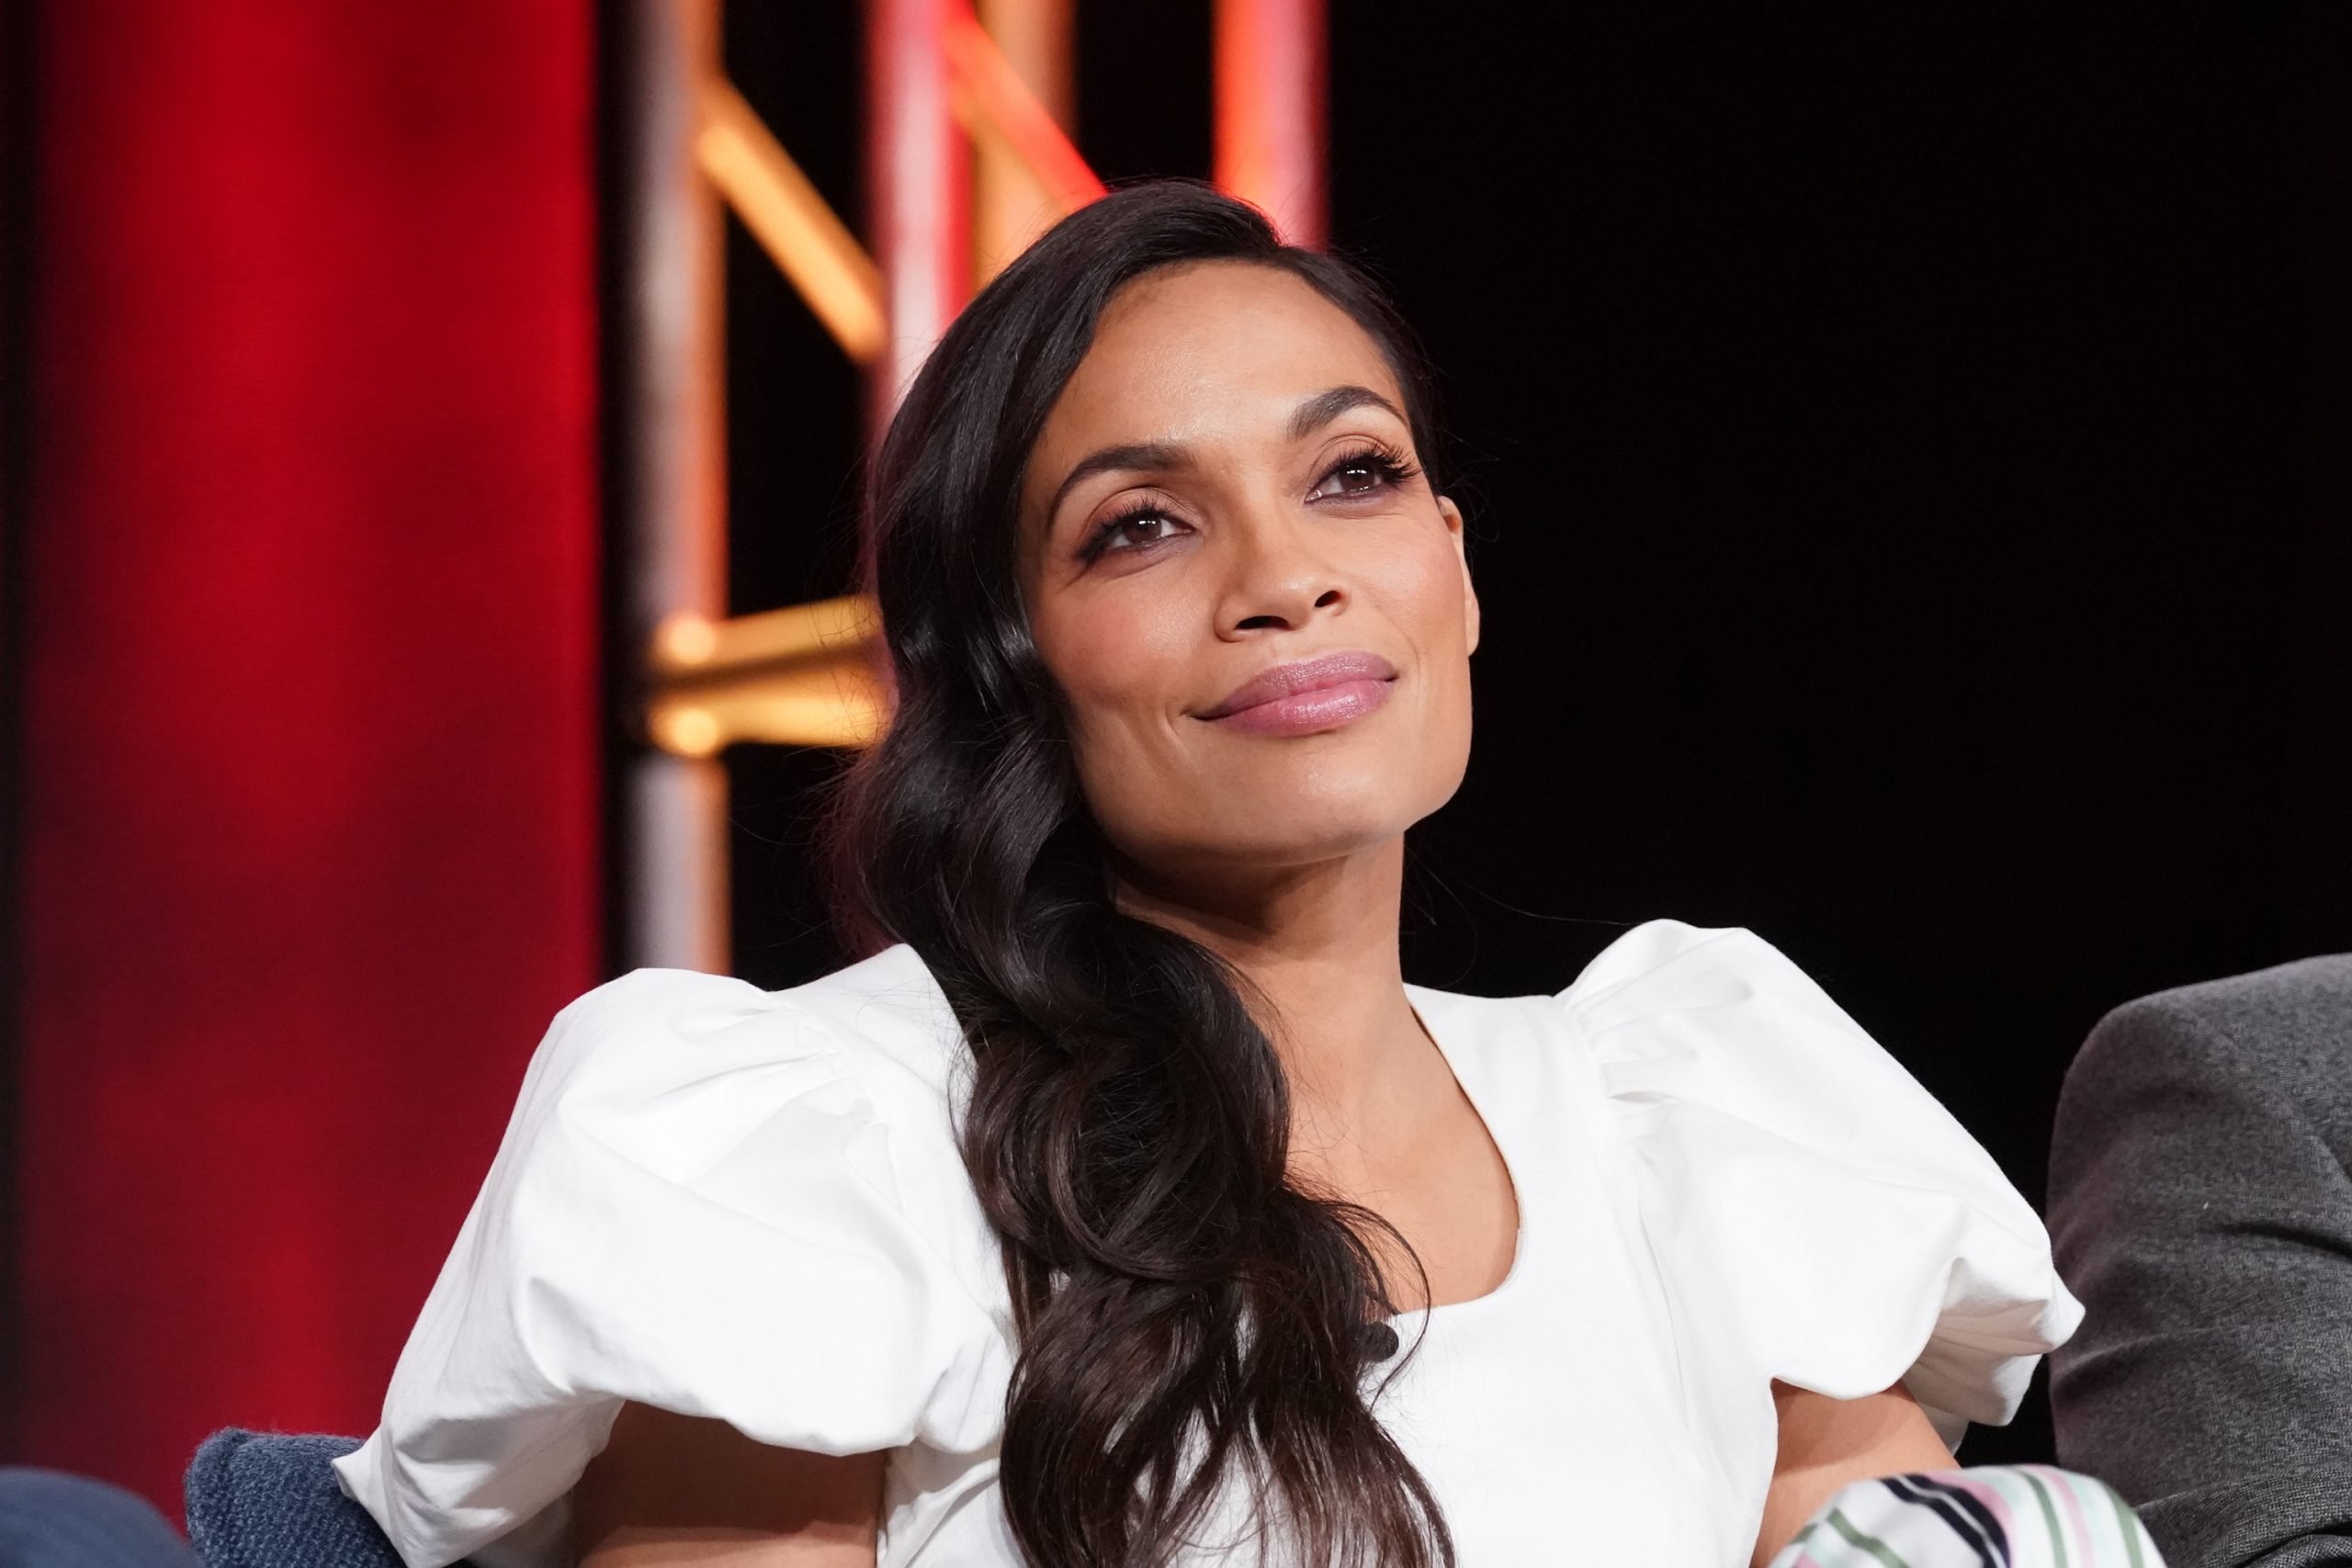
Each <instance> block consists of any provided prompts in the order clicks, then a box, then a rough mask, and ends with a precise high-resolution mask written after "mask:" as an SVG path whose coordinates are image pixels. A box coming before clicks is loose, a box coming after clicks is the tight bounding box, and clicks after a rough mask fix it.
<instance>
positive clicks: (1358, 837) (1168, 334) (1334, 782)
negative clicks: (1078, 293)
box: [1021, 262, 1478, 883]
mask: <svg viewBox="0 0 2352 1568" xmlns="http://www.w3.org/2000/svg"><path fill="white" fill-rule="evenodd" d="M1404 403H1405V400H1404V397H1403V395H1402V393H1401V392H1400V390H1399V389H1398V387H1397V379H1396V377H1395V375H1394V374H1393V373H1392V372H1391V371H1390V369H1389V367H1388V363H1387V361H1386V360H1385V358H1384V357H1383V356H1382V355H1381V352H1380V350H1379V348H1378V347H1377V346H1376V345H1375V344H1374V342H1373V340H1372V338H1371V337H1370V336H1369V335H1367V334H1366V333H1365V332H1364V331H1363V328H1361V327H1359V326H1358V325H1356V323H1355V321H1353V320H1352V319H1351V317H1349V316H1348V314H1347V313H1346V312H1345V311H1343V310H1340V309H1339V308H1338V307H1337V306H1335V305H1333V304H1332V303H1331V302H1330V301H1329V300H1328V299H1324V298H1323V296H1322V295H1320V294H1319V293H1317V291H1316V290H1315V289H1314V288H1312V287H1310V286H1309V285H1307V284H1306V283H1305V282H1303V281H1301V280H1300V279H1298V278H1296V277H1295V276H1292V275H1290V274H1289V273H1286V272H1283V271H1280V270H1277V269H1275V268H1272V267H1267V266H1259V265H1249V264H1245V263H1237V262H1206V263H1195V264H1191V265H1183V266H1178V267H1170V268H1167V269H1164V270H1161V271H1159V272H1154V273H1150V274H1148V275H1146V276H1144V277H1142V278H1139V279H1138V280H1136V282H1134V283H1132V284H1130V285H1128V286H1127V287H1126V288H1125V289H1123V290H1122V291H1121V292H1120V293H1119V294H1118V295H1117V296H1116V297H1114V299H1113V300H1112V302H1111V304H1110V306H1109V308H1108V309H1107V310H1105V311H1104V312H1103V319H1102V321H1101V324H1100V327H1099V328H1098V330H1097V332H1096V333H1095V337H1094V343H1093V346H1092V348H1091V350H1090V351H1089V352H1088V354H1087V355H1086V358H1085V359H1084V361H1083V362H1082V363H1080V366H1079V368H1078V371H1077V373H1076V374H1075V375H1073V376H1072V377H1071V378H1070V380H1069V386H1068V387H1066V388H1065V389H1063V392H1062V395H1061V399H1060V400H1059V401H1058V402H1057V403H1056V404H1055V405H1054V409H1053V412H1052V413H1051V414H1050V415H1049V416H1048V418H1047V420H1046V427H1045V430H1044V433H1043V434H1041V435H1040V436H1039V438H1038V441H1037V445H1036V446H1035V450H1034V451H1033V452H1032V453H1031V454H1030V459H1029V464H1028V468H1027V472H1026V477H1025V479H1024V481H1023V494H1022V502H1021V504H1022V539H1023V562H1022V566H1023V587H1024V591H1025V593H1026V596H1027V604H1028V612H1029V619H1030V625H1031V627H1032V630H1033V633H1034V635H1035V639H1036V643H1037V648H1038V650H1039V651H1040V653H1041V654H1042V655H1043V656H1044V659H1045V661H1046V668H1047V669H1048V670H1049V671H1051V672H1052V674H1053V677H1054V679H1055V681H1056V682H1058V684H1059V685H1060V687H1061V690H1062V693H1063V694H1064V696H1065V698H1066V700H1067V703H1068V707H1069V725H1070V734H1071V740H1072V744H1073V746H1074V748H1075V751H1076V761H1077V764H1078V773H1079V777H1080V783H1081V784H1082V786H1083V788H1084V790H1085V793H1086V799H1087V803H1088V805H1089V806H1090V807H1091V809H1092V810H1093V813H1094V816H1095V818H1096V820H1097V821H1098V822H1100V823H1101V825H1102V827H1103V831H1104V832H1105V833H1106V834H1107V835H1108V836H1109V838H1110V840H1111V842H1112V844H1113V846H1114V848H1115V849H1116V850H1117V851H1118V852H1120V853H1121V854H1122V855H1123V856H1124V857H1125V858H1126V859H1127V860H1128V861H1130V862H1132V863H1135V865H1136V868H1137V869H1139V870H1142V871H1145V872H1147V873H1150V874H1157V875H1160V876H1165V877H1169V878H1172V879H1174V880H1176V881H1178V882H1180V883H1189V882H1193V881H1196V880H1199V879H1203V878H1206V879H1209V880H1211V881H1222V880H1225V879H1227V878H1228V877H1230V876H1232V875H1234V874H1250V873H1254V872H1261V871H1278V870H1281V869H1284V868H1287V867H1293V866H1304V865H1306V864H1308V863H1314V862H1318V861H1325V860H1329V859H1332V858H1334V857H1338V856H1341V855H1346V854H1349V853H1351V852H1357V851H1361V850H1364V849H1367V848H1371V847H1374V846H1378V845H1382V844H1385V843H1386V842H1388V841H1390V840H1395V839H1396V838H1397V835H1399V834H1401V833H1402V832H1403V831H1404V830H1405V829H1407V828H1408V827H1410V826H1411V825H1412V824H1413V823H1415V822H1417V821H1419V819H1420V818H1423V817H1425V816H1427V815H1429V813H1430V812H1431V811H1434V810H1436V809H1437V808H1438V807H1440V806H1442V805H1443V804H1444V803H1445V801H1446V799H1447V798H1448V797H1449V796H1451V795H1453V792H1454V790H1455V788H1456V787H1458V786H1459V785H1460V784H1461V782H1462V773H1463V769H1464V766H1465V765H1466V764H1467V762H1468V760H1469V751H1470V664H1469V660H1470V652H1471V649H1473V648H1475V647H1476V645H1477V640H1478V603H1477V600H1476V597H1474V596H1473V594H1472V592H1471V590H1470V580H1469V575H1468V572H1467V571H1466V570H1465V569H1464V564H1463V556H1462V517H1461V513H1459V512H1458V511H1457V510H1456V509H1455V508H1454V505H1453V502H1450V501H1448V500H1446V499H1444V498H1442V497H1441V496H1437V495H1434V494H1432V493H1431V492H1430V488H1429V486H1428V484H1427V483H1426V482H1425V481H1424V480H1423V479H1422V478H1421V477H1420V473H1419V457H1418V455H1417V454H1416V453H1415V451H1414V449H1413V441H1412V431H1411V429H1410V427H1409V426H1408V424H1407V423H1406V421H1405V417H1404V413H1403V412H1402V411H1403V409H1404Z"/></svg>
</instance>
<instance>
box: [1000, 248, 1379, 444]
mask: <svg viewBox="0 0 2352 1568" xmlns="http://www.w3.org/2000/svg"><path fill="white" fill-rule="evenodd" d="M1351 385H1352V386H1360V387H1370V388H1371V389H1374V391H1377V392H1379V393H1381V394H1382V395H1384V396H1385V397H1386V398H1388V400H1390V401H1392V402H1394V403H1396V404H1397V406H1399V407H1402V406H1403V404H1404V399H1403V397H1402V395H1401V394H1400V393H1399V391H1398V389H1397V378H1396V375H1395V373H1394V372H1393V371H1392V370H1391V369H1390V368H1389V366H1388V361H1387V359H1386V358H1385V356H1384V355H1382V354H1381V352H1380V348H1379V345H1378V344H1375V343H1374V342H1373V339H1372V336H1371V334H1370V333H1366V332H1365V331H1364V330H1363V328H1362V327H1361V326H1359V325H1357V324H1356V321H1355V319H1354V318H1353V317H1351V316H1350V315H1349V314H1348V313H1347V312H1346V311H1345V310H1340V308H1339V307H1338V306H1337V305H1334V304H1332V303H1331V301H1330V300H1329V299H1325V298H1324V297H1323V296H1322V295H1321V294H1320V293H1318V292H1317V290H1316V289H1315V288H1314V287H1313V286H1312V285H1310V284H1308V283H1306V281H1305V280H1303V279H1301V278H1299V277H1297V276H1294V275H1292V274H1290V273H1288V272H1284V271H1282V270H1281V269H1279V268H1275V267H1271V266H1261V265H1253V264H1250V263H1246V262H1197V263H1192V264H1189V265H1181V266H1173V267H1167V268H1163V269H1162V270H1160V271H1158V272H1153V273H1148V274H1146V275H1145V276H1142V277H1140V278H1137V279H1136V281H1135V282H1133V283H1130V284H1128V285H1127V286H1126V287H1125V288H1123V289H1121V290H1120V291H1119V292H1118V293H1117V294H1116V295H1114V296H1113V298H1112V300H1111V303H1110V304H1109V306H1108V307H1106V308H1105V309H1104V310H1103V319H1102V321H1101V322H1100V323H1099V324H1098V326H1097V327H1096V329H1095V333H1094V342H1093V344H1092V346H1091V348H1089V349H1088V351H1087V355H1086V357H1085V359H1083V360H1082V361H1080V365H1079V367H1078V369H1077V371H1076V373H1075V374H1073V375H1072V376H1071V377H1070V379H1069V385H1068V386H1067V387H1065V388H1064V389H1063V390H1062V395H1061V397H1060V399H1059V400H1057V402H1056V403H1055V405H1054V411H1053V412H1052V414H1051V415H1049V416H1048V418H1047V420H1046V429H1045V431H1044V433H1043V436H1042V438H1041V441H1040V447H1041V449H1043V450H1047V451H1050V450H1058V449H1061V448H1064V447H1067V446H1087V447H1090V448H1091V447H1092V446H1097V445H1101V444H1103V443H1107V442H1120V441H1183V440H1187V439H1208V438H1211V437H1213V436H1215V435H1216V434H1220V433H1227V432H1230V433H1232V434H1239V432H1238V430H1233V429H1232V427H1234V426H1236V425H1250V426H1263V425H1265V424H1266V422H1268V421H1271V422H1272V425H1271V428H1272V429H1277V430H1278V429H1280V428H1282V426H1283V424H1284V423H1286V422H1287V421H1288V419H1289V417H1290V414H1291V411H1292V410H1293V408H1295V406H1296V404H1297V403H1298V402H1299V400H1301V399H1303V398H1306V397H1309V396H1312V395H1313V394H1315V393H1317V392H1320V391H1323V390H1324V389H1327V388H1330V387H1337V386H1351ZM1073 455H1074V454H1073Z"/></svg>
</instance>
